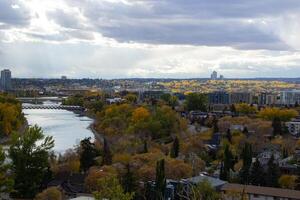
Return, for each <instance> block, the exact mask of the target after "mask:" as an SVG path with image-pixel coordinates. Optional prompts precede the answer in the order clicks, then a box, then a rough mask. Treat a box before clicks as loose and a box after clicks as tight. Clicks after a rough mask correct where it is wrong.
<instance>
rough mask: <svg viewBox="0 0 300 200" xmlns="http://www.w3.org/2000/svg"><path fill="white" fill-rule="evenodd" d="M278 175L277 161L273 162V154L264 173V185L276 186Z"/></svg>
mask: <svg viewBox="0 0 300 200" xmlns="http://www.w3.org/2000/svg"><path fill="white" fill-rule="evenodd" d="M279 177H280V170H279V166H278V164H277V163H275V162H274V155H272V156H271V158H270V160H269V161H268V169H267V173H266V185H267V186H268V187H278V179H279Z"/></svg>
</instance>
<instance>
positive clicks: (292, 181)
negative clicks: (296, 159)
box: [278, 175, 297, 190]
mask: <svg viewBox="0 0 300 200" xmlns="http://www.w3.org/2000/svg"><path fill="white" fill-rule="evenodd" d="M296 180H297V176H294V175H282V176H281V177H280V178H279V180H278V183H279V185H280V187H281V188H285V189H291V190H294V189H295V188H296Z"/></svg>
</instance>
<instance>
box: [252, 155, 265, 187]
mask: <svg viewBox="0 0 300 200" xmlns="http://www.w3.org/2000/svg"><path fill="white" fill-rule="evenodd" d="M264 177H265V173H264V169H263V167H262V166H261V164H260V162H259V160H258V159H256V161H255V162H254V163H253V166H252V168H251V170H250V175H249V182H250V184H251V185H256V186H264V185H265V179H264Z"/></svg>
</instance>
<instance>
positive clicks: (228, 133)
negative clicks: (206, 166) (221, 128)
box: [226, 129, 232, 143]
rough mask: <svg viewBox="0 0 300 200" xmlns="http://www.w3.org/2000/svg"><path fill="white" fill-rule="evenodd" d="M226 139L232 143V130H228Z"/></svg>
mask: <svg viewBox="0 0 300 200" xmlns="http://www.w3.org/2000/svg"><path fill="white" fill-rule="evenodd" d="M226 138H227V140H228V142H230V143H232V134H231V131H230V129H227V132H226Z"/></svg>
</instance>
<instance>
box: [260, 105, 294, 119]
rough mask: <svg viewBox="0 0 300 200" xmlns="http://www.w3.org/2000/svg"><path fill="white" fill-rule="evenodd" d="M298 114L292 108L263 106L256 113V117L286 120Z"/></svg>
mask: <svg viewBox="0 0 300 200" xmlns="http://www.w3.org/2000/svg"><path fill="white" fill-rule="evenodd" d="M296 116H298V112H297V111H296V110H293V109H279V108H265V109H263V110H261V111H260V112H259V113H258V117H260V118H263V119H266V120H270V121H273V120H274V119H275V118H277V120H280V121H283V122H287V121H289V120H291V119H292V118H294V117H296Z"/></svg>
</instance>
